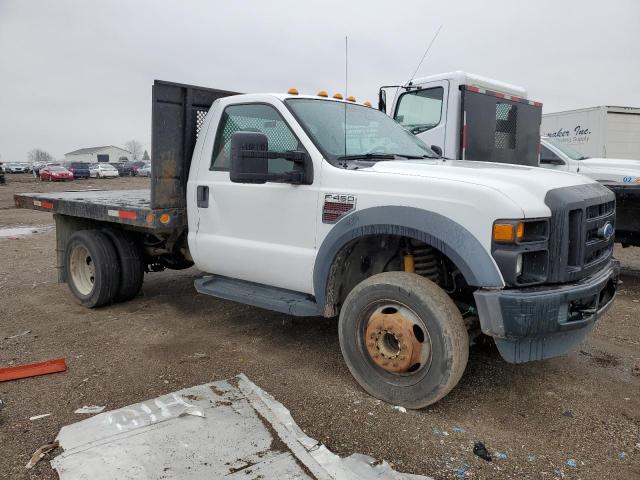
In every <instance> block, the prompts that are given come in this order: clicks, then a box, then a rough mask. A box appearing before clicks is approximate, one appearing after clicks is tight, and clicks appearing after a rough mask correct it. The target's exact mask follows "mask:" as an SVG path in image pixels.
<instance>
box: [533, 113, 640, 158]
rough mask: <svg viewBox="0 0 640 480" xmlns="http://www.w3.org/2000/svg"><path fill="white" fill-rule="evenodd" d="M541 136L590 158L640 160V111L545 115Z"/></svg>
mask: <svg viewBox="0 0 640 480" xmlns="http://www.w3.org/2000/svg"><path fill="white" fill-rule="evenodd" d="M540 132H541V134H542V135H546V136H548V137H551V138H553V139H554V140H557V141H559V142H562V143H566V144H567V145H571V147H573V148H574V149H575V150H578V151H579V152H580V153H582V154H583V155H584V156H586V157H596V158H628V159H633V160H640V108H633V107H612V106H602V107H591V108H582V109H580V110H568V111H566V112H556V113H545V114H543V115H542V124H541V126H540Z"/></svg>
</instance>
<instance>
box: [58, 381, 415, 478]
mask: <svg viewBox="0 0 640 480" xmlns="http://www.w3.org/2000/svg"><path fill="white" fill-rule="evenodd" d="M195 399H197V400H195ZM193 416H196V417H201V418H192V417H193ZM167 439H171V441H167ZM58 440H59V442H60V445H61V446H62V448H63V449H64V451H63V452H62V453H61V454H60V455H58V456H57V457H56V458H54V459H53V460H52V461H51V464H52V466H53V467H54V468H55V469H56V470H57V472H58V475H59V477H60V480H79V479H82V478H91V479H92V480H106V479H112V478H118V479H122V480H129V479H134V478H139V476H140V475H139V473H140V470H139V468H140V461H141V458H144V469H145V472H144V473H145V477H147V478H162V477H163V476H166V471H167V469H168V468H170V469H171V476H172V478H180V479H185V480H191V479H196V478H204V477H206V478H222V477H225V476H228V475H230V476H232V477H233V478H236V477H238V478H239V476H240V473H243V474H248V475H250V476H248V477H247V478H297V479H318V480H343V479H344V480H347V479H349V480H350V479H356V478H357V479H359V480H428V477H424V476H420V475H411V474H402V473H399V472H396V471H395V470H393V469H392V468H391V466H390V465H389V464H388V463H387V462H385V461H376V460H375V459H373V458H371V457H368V456H365V455H360V454H357V453H356V454H353V455H351V456H349V457H344V458H343V457H340V456H338V455H336V454H334V453H333V452H331V451H330V450H329V449H327V447H325V446H324V445H323V444H321V443H319V442H318V441H317V440H314V439H313V438H310V437H308V436H307V435H306V434H305V433H304V432H303V431H302V430H301V429H300V428H299V427H298V426H297V425H296V423H295V421H294V420H293V417H292V416H291V414H290V413H289V411H288V410H287V409H286V408H285V407H284V405H282V404H281V403H279V402H277V401H276V400H275V399H274V398H273V397H272V396H271V395H269V394H268V393H266V392H265V391H263V390H261V389H260V388H259V387H258V386H256V385H255V384H253V383H252V382H251V381H250V380H249V379H248V378H247V377H246V376H244V375H239V376H237V377H235V378H233V379H231V380H229V381H220V382H214V383H208V384H204V385H199V386H196V387H191V388H187V389H184V390H181V391H178V392H174V393H170V394H167V395H163V396H160V397H157V398H154V399H150V400H147V401H145V402H141V403H137V404H134V405H129V406H127V407H124V408H121V409H118V410H112V411H106V412H103V413H100V414H98V415H96V416H93V417H91V418H88V419H86V420H83V421H80V422H77V423H74V424H72V425H68V426H66V427H63V428H62V429H61V430H60V433H59V434H58ZM168 459H170V460H168ZM168 461H170V462H171V463H170V464H168V463H167V462H168ZM241 471H242V472H241ZM236 472H240V473H236ZM234 474H235V475H234ZM242 476H243V478H244V475H242Z"/></svg>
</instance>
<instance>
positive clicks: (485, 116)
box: [460, 85, 542, 167]
mask: <svg viewBox="0 0 640 480" xmlns="http://www.w3.org/2000/svg"><path fill="white" fill-rule="evenodd" d="M460 90H461V93H462V129H461V133H460V152H461V158H462V159H463V160H478V161H482V162H498V163H512V164H517V165H527V166H531V167H537V166H538V154H539V151H540V122H541V120H542V104H541V103H539V102H532V101H530V100H527V99H524V98H520V97H517V96H514V95H507V94H504V93H499V92H492V91H490V90H484V89H482V88H479V87H476V86H472V85H462V86H460Z"/></svg>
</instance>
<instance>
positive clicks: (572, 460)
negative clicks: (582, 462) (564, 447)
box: [566, 458, 578, 468]
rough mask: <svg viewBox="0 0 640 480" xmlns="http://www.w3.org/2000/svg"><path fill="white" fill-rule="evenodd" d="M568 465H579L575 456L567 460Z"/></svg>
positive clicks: (572, 466)
mask: <svg viewBox="0 0 640 480" xmlns="http://www.w3.org/2000/svg"><path fill="white" fill-rule="evenodd" d="M566 463H567V467H571V468H576V467H577V466H578V462H576V461H575V460H574V459H573V458H570V459H569V460H567V462H566Z"/></svg>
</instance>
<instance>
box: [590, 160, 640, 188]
mask: <svg viewBox="0 0 640 480" xmlns="http://www.w3.org/2000/svg"><path fill="white" fill-rule="evenodd" d="M578 167H579V168H580V170H579V173H581V174H583V175H587V176H589V177H591V178H593V179H594V180H606V181H610V182H620V183H640V160H627V159H624V158H587V159H585V160H580V161H579V163H578Z"/></svg>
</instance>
